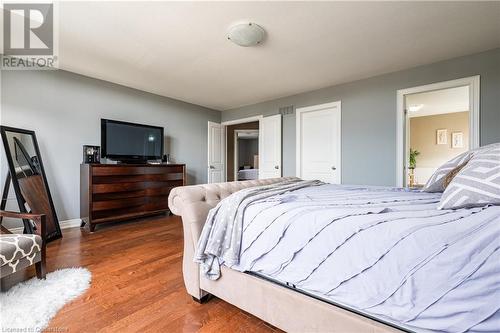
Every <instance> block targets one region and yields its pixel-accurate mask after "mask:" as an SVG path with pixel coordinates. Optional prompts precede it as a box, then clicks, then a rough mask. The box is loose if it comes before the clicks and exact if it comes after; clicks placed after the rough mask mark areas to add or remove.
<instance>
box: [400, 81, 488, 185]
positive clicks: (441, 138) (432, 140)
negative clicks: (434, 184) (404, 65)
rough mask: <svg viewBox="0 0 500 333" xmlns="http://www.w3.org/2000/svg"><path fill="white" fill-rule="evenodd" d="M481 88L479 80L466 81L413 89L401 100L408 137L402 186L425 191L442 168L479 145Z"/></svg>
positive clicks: (403, 140) (404, 139)
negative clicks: (440, 167)
mask: <svg viewBox="0 0 500 333" xmlns="http://www.w3.org/2000/svg"><path fill="white" fill-rule="evenodd" d="M476 84H477V87H476ZM478 85H479V80H478V78H477V80H476V79H475V77H474V78H470V80H468V78H466V79H461V80H454V81H447V82H443V83H438V84H433V85H429V86H422V87H416V88H411V89H408V90H406V91H405V93H404V94H402V96H400V97H401V98H402V105H403V106H404V117H403V124H402V130H403V133H404V135H403V136H402V138H400V140H401V141H400V142H399V143H398V148H402V150H403V152H402V158H403V159H404V160H403V163H402V165H403V168H402V171H403V175H402V177H401V178H400V179H401V180H402V182H401V183H402V184H401V183H400V184H398V185H402V186H405V187H417V188H418V187H423V186H424V185H425V183H426V182H427V180H428V179H429V178H430V177H431V176H432V174H433V173H434V172H435V171H436V170H437V168H438V167H439V166H441V165H442V164H444V163H445V162H446V161H448V160H450V159H452V158H453V157H455V156H457V155H459V154H461V153H463V152H465V151H467V150H469V149H471V148H475V147H477V146H478V145H479V122H478V120H479V117H478V116H479V107H478V106H479V104H478V102H479V97H478V96H479V95H478V89H479V87H478ZM476 89H477V91H476ZM399 93H401V91H399V92H398V94H399Z"/></svg>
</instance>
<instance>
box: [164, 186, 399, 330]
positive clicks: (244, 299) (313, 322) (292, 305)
mask: <svg viewBox="0 0 500 333" xmlns="http://www.w3.org/2000/svg"><path fill="white" fill-rule="evenodd" d="M285 179H290V178H273V179H261V180H248V181H241V182H229V183H219V184H205V185H193V186H183V187H177V188H174V189H173V190H172V191H171V193H170V196H169V198H168V203H169V207H170V210H171V211H172V213H174V214H176V215H180V216H181V217H182V224H183V228H184V257H183V275H184V283H185V285H186V289H187V291H188V293H189V294H190V295H192V296H193V297H195V298H196V299H201V298H202V297H203V296H204V295H206V294H207V293H210V294H212V295H214V296H217V297H219V298H221V299H223V300H225V301H227V302H228V303H231V304H233V305H235V306H237V307H239V308H241V309H243V310H245V311H247V312H249V313H251V314H253V315H255V316H257V317H259V318H261V319H262V320H265V321H267V322H269V323H271V324H272V325H274V326H276V327H279V328H281V329H283V330H285V331H289V332H373V333H375V332H377V333H378V332H397V331H398V330H397V329H395V328H392V327H390V326H386V325H383V324H381V323H379V322H376V321H374V320H371V319H368V318H365V317H363V316H360V315H356V314H354V313H352V312H349V311H346V310H344V309H342V308H339V307H336V306H333V305H330V304H327V303H325V302H322V301H319V300H317V299H314V298H312V297H309V296H306V295H303V294H300V293H298V292H295V291H293V290H290V289H288V288H285V287H282V286H280V285H277V284H275V283H272V282H269V281H266V280H263V279H260V278H257V277H254V276H251V275H248V274H244V273H240V272H237V271H234V270H231V269H228V268H226V267H222V276H221V278H220V279H219V280H217V281H211V280H208V279H206V278H204V277H202V276H200V271H199V268H198V264H196V263H194V262H193V254H194V250H195V246H196V244H197V242H198V238H199V237H200V234H201V230H202V228H203V225H204V223H205V220H206V217H207V214H208V211H209V210H210V209H211V208H213V207H215V206H216V205H217V203H218V202H219V201H220V200H221V199H223V198H225V197H227V196H229V195H230V194H232V193H234V192H236V191H239V190H241V189H243V188H247V187H252V186H258V185H265V184H271V183H276V182H279V181H283V180H285Z"/></svg>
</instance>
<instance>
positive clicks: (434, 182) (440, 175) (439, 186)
mask: <svg viewBox="0 0 500 333" xmlns="http://www.w3.org/2000/svg"><path fill="white" fill-rule="evenodd" d="M496 147H500V142H498V143H492V144H490V145H487V146H483V147H479V148H475V149H472V150H469V151H466V152H465V153H462V154H460V155H458V156H457V157H454V158H452V159H451V160H449V161H448V162H446V163H445V164H443V165H441V166H440V167H439V168H438V169H437V170H436V171H435V172H434V174H433V175H432V176H431V178H429V180H428V181H427V183H426V184H425V186H424V188H423V191H424V192H443V191H444V190H445V186H444V180H445V178H446V176H447V175H448V173H450V172H451V171H453V170H454V169H455V168H457V167H458V166H460V165H462V164H463V163H465V162H466V161H467V160H469V159H471V158H472V157H473V156H474V155H475V154H477V153H479V152H481V151H484V150H489V149H491V148H496Z"/></svg>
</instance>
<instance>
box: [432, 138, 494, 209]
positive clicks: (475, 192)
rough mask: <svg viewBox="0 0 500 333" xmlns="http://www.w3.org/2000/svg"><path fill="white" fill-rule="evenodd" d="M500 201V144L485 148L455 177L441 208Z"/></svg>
mask: <svg viewBox="0 0 500 333" xmlns="http://www.w3.org/2000/svg"><path fill="white" fill-rule="evenodd" d="M486 205H500V146H497V147H491V149H483V150H481V151H479V152H477V153H475V154H474V156H473V157H472V158H471V160H470V161H469V162H468V163H467V164H466V165H465V166H464V167H463V168H462V169H461V170H460V171H459V172H458V173H457V174H456V175H455V177H453V179H452V180H451V182H450V184H449V185H448V187H446V190H445V191H444V193H443V196H442V197H441V201H440V203H439V205H438V209H458V208H469V207H482V206H486Z"/></svg>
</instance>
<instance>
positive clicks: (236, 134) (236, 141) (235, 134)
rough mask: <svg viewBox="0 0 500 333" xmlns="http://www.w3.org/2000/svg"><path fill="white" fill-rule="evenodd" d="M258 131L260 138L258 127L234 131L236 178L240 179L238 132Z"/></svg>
mask: <svg viewBox="0 0 500 333" xmlns="http://www.w3.org/2000/svg"><path fill="white" fill-rule="evenodd" d="M249 132H251V133H257V140H258V139H259V130H258V129H239V130H235V131H234V139H233V140H234V158H233V163H234V169H233V171H234V180H238V133H249Z"/></svg>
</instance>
